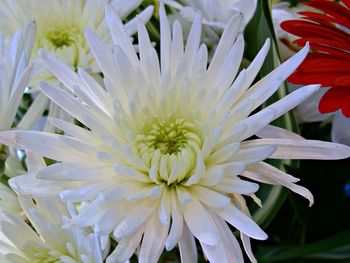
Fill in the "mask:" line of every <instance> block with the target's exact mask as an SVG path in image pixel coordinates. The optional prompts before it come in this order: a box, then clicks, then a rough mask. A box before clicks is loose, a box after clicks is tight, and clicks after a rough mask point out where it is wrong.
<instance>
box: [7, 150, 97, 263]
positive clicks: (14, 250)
mask: <svg viewBox="0 0 350 263" xmlns="http://www.w3.org/2000/svg"><path fill="white" fill-rule="evenodd" d="M27 164H28V174H27V175H25V177H32V176H33V174H35V173H36V172H37V171H38V170H39V169H42V168H44V167H46V165H45V162H44V160H43V159H42V158H40V157H38V156H36V155H34V154H32V153H28V156H27ZM19 201H20V204H21V206H22V208H23V211H24V214H25V217H26V218H27V220H28V222H29V224H28V223H27V222H26V221H24V220H23V219H22V218H21V217H20V216H19V215H15V214H13V213H12V212H11V211H8V210H6V211H2V212H0V261H1V262H3V263H19V262H20V263H44V262H45V263H46V262H47V263H56V262H57V263H59V262H60V263H102V262H103V253H102V250H101V237H100V236H99V235H97V234H96V233H93V232H92V231H91V228H89V229H83V228H79V227H78V226H69V227H66V225H67V224H68V222H69V221H70V217H71V216H72V215H75V214H76V213H77V212H76V209H75V208H74V206H72V205H69V206H67V205H66V204H64V203H63V202H62V201H60V200H59V199H58V198H57V197H50V198H35V199H34V200H32V199H31V198H29V197H27V196H19ZM64 226H65V227H64Z"/></svg>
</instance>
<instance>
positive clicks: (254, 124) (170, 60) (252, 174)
mask: <svg viewBox="0 0 350 263" xmlns="http://www.w3.org/2000/svg"><path fill="white" fill-rule="evenodd" d="M106 19H107V22H108V25H109V29H110V31H111V34H112V37H113V44H114V50H113V53H112V52H111V51H110V49H108V48H107V47H106V46H105V45H104V44H103V42H102V41H101V40H100V39H99V38H98V37H97V36H96V34H94V33H93V32H92V31H90V30H88V31H86V37H87V41H88V43H89V45H90V48H91V50H92V52H93V54H94V55H95V57H96V61H97V63H98V65H99V66H100V68H101V71H102V72H103V74H104V76H105V78H104V84H105V88H103V87H101V86H100V85H99V84H98V83H97V82H96V81H95V80H94V79H93V78H92V77H91V76H89V75H88V74H87V73H86V72H85V71H84V70H82V69H79V70H78V73H75V72H74V71H72V70H71V69H70V68H69V67H67V66H66V65H64V64H63V63H62V62H60V61H57V60H55V59H53V58H50V57H47V56H46V55H45V54H43V60H44V62H45V64H46V66H47V67H48V68H49V69H50V71H52V73H53V74H55V76H56V77H57V78H58V79H59V80H60V81H62V83H64V84H65V85H66V87H67V88H68V89H69V90H70V91H69V92H66V91H64V90H62V89H60V88H57V87H54V86H52V85H51V84H48V83H43V84H42V87H41V88H42V91H43V92H44V93H45V94H46V95H47V96H48V97H49V98H50V99H51V100H53V101H54V102H55V103H57V104H58V105H59V106H60V107H62V108H63V109H64V110H65V111H67V112H68V113H69V114H71V115H72V116H73V117H74V118H76V119H77V120H79V121H80V122H81V123H82V124H84V125H85V126H86V127H88V129H84V128H82V127H79V126H77V125H74V124H71V123H68V122H65V121H62V120H58V119H51V122H52V123H53V124H54V125H55V126H57V127H58V128H60V129H61V130H63V131H64V135H58V134H49V133H44V132H33V131H7V132H2V133H0V142H2V143H6V144H8V145H11V146H16V147H19V148H23V149H27V150H30V151H34V152H37V153H39V154H40V155H43V156H46V157H48V158H51V159H54V160H56V161H58V162H57V163H55V164H52V165H50V166H48V167H46V168H44V169H41V170H40V171H38V173H37V175H36V178H35V177H28V176H21V177H16V178H14V179H12V180H11V183H10V184H11V186H12V187H13V188H14V189H15V190H16V191H17V192H22V193H24V192H25V193H31V194H33V195H34V196H47V195H52V194H55V193H59V194H60V196H61V198H62V199H63V200H65V201H71V202H86V206H85V208H84V209H83V210H82V211H81V212H80V213H79V214H78V215H77V216H76V217H74V218H73V219H72V222H71V224H78V225H80V226H83V227H84V226H94V230H95V231H97V232H99V233H101V234H109V233H112V236H113V238H114V239H116V240H117V241H118V245H117V247H116V249H115V250H114V252H113V253H112V254H111V255H110V256H109V258H108V259H107V262H124V261H125V260H127V259H128V258H129V257H130V256H131V255H132V254H133V253H134V251H135V249H136V248H137V247H138V246H139V245H140V244H141V248H140V253H139V262H147V263H151V262H157V260H158V258H159V256H160V254H161V253H162V251H163V249H164V246H165V248H166V249H167V250H170V249H172V248H174V247H175V246H176V245H177V244H179V247H180V253H181V257H182V261H183V262H196V260H197V250H196V247H195V238H197V239H198V240H199V242H200V244H201V246H202V248H203V251H204V253H205V255H206V257H207V258H208V259H209V260H210V261H211V262H236V261H237V262H242V261H243V256H242V253H241V251H240V248H239V245H238V242H237V240H236V239H235V237H234V235H232V233H231V230H230V228H229V227H228V224H230V225H232V226H234V227H235V228H237V229H238V230H239V231H240V232H241V233H242V235H241V237H242V240H243V244H244V247H245V249H246V251H247V253H248V255H249V257H250V258H251V259H252V260H253V261H254V256H253V255H252V253H251V249H250V243H249V237H252V238H255V239H265V238H266V237H267V236H266V234H265V233H264V232H263V231H262V230H261V229H260V228H259V227H258V226H257V224H256V223H255V222H254V221H253V220H252V219H251V218H250V216H249V211H248V208H247V207H246V205H245V201H244V198H243V196H250V195H252V194H254V193H255V192H256V191H257V190H258V184H256V183H252V182H250V181H247V180H244V179H243V178H244V177H247V178H250V179H253V180H255V181H258V182H263V183H268V184H277V185H284V186H286V187H288V188H289V189H291V190H292V191H294V192H296V193H299V194H301V195H303V196H305V197H307V198H308V199H309V200H310V204H312V202H313V198H312V195H311V193H310V192H309V191H308V190H307V189H305V188H304V187H301V186H299V185H297V184H296V182H297V181H298V179H297V178H295V177H293V176H291V175H288V174H285V173H284V172H282V171H280V170H278V169H277V168H274V167H273V166H271V165H269V164H267V163H265V162H263V161H264V160H265V159H266V158H276V159H296V158H298V159H303V158H310V159H322V158H325V159H338V158H345V157H348V156H350V150H349V148H348V147H346V146H343V145H337V144H332V143H327V142H319V141H309V140H304V139H303V138H301V137H300V136H298V135H296V134H293V133H290V132H287V131H285V130H283V129H279V128H276V127H273V126H269V125H268V124H269V123H270V122H271V121H273V120H274V119H276V118H278V117H279V116H281V115H282V114H284V113H285V112H287V111H288V110H290V109H291V108H293V107H295V106H296V105H297V104H298V103H300V102H301V101H303V100H304V99H305V98H307V97H308V96H309V95H311V94H312V93H314V92H315V91H316V90H317V89H318V86H317V85H311V86H307V87H305V88H302V89H299V90H298V91H296V92H293V93H292V94H290V95H288V96H286V97H285V98H283V99H281V100H280V101H278V102H276V103H274V104H272V105H270V106H269V107H266V108H264V109H262V110H260V111H257V112H256V113H253V114H251V113H252V112H253V111H254V110H256V109H257V108H258V107H259V106H260V105H261V104H262V103H264V102H265V101H266V100H267V99H268V98H269V97H270V96H271V95H272V94H273V93H274V92H275V91H276V90H277V89H278V87H279V86H280V84H281V82H282V81H284V80H285V79H286V78H287V77H288V76H289V75H290V74H291V73H292V72H293V71H294V70H295V69H296V68H297V67H298V65H299V64H300V63H301V62H302V60H303V59H304V58H305V56H306V55H307V52H308V47H307V46H306V47H305V48H304V49H303V50H301V51H300V52H299V53H298V54H296V55H295V56H293V57H292V58H291V59H289V60H288V61H286V62H285V63H284V64H282V65H281V66H280V67H279V68H277V69H276V70H274V71H272V72H271V73H270V74H268V75H267V76H266V77H265V78H264V79H262V80H260V81H258V82H257V83H255V84H253V85H252V83H253V81H254V79H255V77H256V75H257V73H258V71H259V69H260V67H261V65H262V64H263V62H264V58H265V56H266V55H267V52H268V50H269V41H267V42H266V43H265V45H264V46H263V48H262V49H261V51H260V52H259V54H258V55H257V57H256V58H255V60H254V61H253V62H252V63H251V65H250V66H249V67H248V68H247V69H244V70H242V71H241V72H240V73H239V74H238V76H236V75H237V72H238V70H239V66H240V62H241V59H242V56H243V50H244V41H243V37H242V34H240V33H239V31H240V20H241V16H234V17H233V18H231V20H230V21H229V23H228V24H227V26H226V28H225V30H224V32H223V34H222V38H221V40H220V42H219V44H218V47H217V49H216V51H215V54H214V56H213V58H212V60H211V63H210V65H209V66H208V52H207V47H206V46H205V45H204V44H200V32H201V25H202V23H201V17H200V15H199V14H197V15H196V17H195V19H194V22H193V26H192V28H191V31H190V33H189V36H188V40H187V43H186V45H184V42H183V35H182V29H181V25H180V23H179V22H177V21H175V22H174V25H173V29H172V30H171V29H170V26H169V22H168V19H167V16H166V14H165V10H164V7H163V6H162V5H161V8H160V27H161V46H160V52H161V55H160V59H159V60H160V62H159V60H158V56H157V52H156V50H155V49H154V48H153V47H152V44H151V41H150V39H149V36H148V34H147V31H146V28H145V27H144V25H143V24H141V23H139V26H138V47H139V54H137V53H136V51H135V49H134V46H133V44H132V42H131V40H130V38H129V36H128V34H127V32H126V30H125V28H124V27H123V25H122V23H121V21H120V19H119V17H117V16H116V15H115V14H114V13H113V12H111V10H107V13H106ZM72 93H74V95H72ZM255 134H256V135H258V136H260V137H262V139H249V138H250V137H251V136H252V135H255ZM227 223H228V224H227Z"/></svg>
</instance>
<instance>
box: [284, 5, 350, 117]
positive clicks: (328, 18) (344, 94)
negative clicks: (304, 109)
mask: <svg viewBox="0 0 350 263" xmlns="http://www.w3.org/2000/svg"><path fill="white" fill-rule="evenodd" d="M302 4H303V5H306V6H310V7H312V8H315V9H317V11H315V12H311V11H304V12H299V14H300V15H302V17H301V20H289V21H285V22H283V23H282V24H281V28H283V29H284V30H285V31H287V32H289V33H291V34H293V35H296V36H298V37H300V38H299V39H297V40H295V41H294V43H295V44H297V45H298V46H304V45H305V43H306V42H308V41H309V42H310V46H311V49H312V51H311V52H310V53H309V55H308V56H307V58H306V59H305V61H304V63H302V64H301V65H300V66H299V68H298V69H297V71H296V72H295V73H294V74H293V75H291V77H290V78H289V79H288V81H289V82H291V83H295V84H313V83H320V84H321V85H322V86H323V87H331V88H330V89H329V91H327V92H326V93H325V95H324V96H323V97H322V99H321V101H320V104H319V107H318V109H319V111H320V112H321V113H330V112H334V111H337V110H339V109H341V111H342V113H343V114H344V115H345V116H346V117H348V118H349V117H350V0H341V1H339V2H334V1H331V0H311V1H309V2H304V3H302Z"/></svg>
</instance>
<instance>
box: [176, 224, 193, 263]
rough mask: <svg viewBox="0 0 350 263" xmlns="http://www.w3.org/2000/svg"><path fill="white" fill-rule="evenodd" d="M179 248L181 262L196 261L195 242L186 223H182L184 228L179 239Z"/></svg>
mask: <svg viewBox="0 0 350 263" xmlns="http://www.w3.org/2000/svg"><path fill="white" fill-rule="evenodd" d="M179 249H180V256H181V262H183V263H187V262H197V261H198V254H197V246H196V242H195V240H194V237H193V235H192V234H191V231H190V230H189V229H188V227H187V225H186V224H185V225H184V230H183V232H182V235H181V238H180V241H179Z"/></svg>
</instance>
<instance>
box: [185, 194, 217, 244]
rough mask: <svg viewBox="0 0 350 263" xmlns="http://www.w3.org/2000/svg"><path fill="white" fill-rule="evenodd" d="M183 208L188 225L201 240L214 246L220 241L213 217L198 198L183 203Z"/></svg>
mask: <svg viewBox="0 0 350 263" xmlns="http://www.w3.org/2000/svg"><path fill="white" fill-rule="evenodd" d="M182 210H183V214H184V217H185V221H186V224H187V226H188V227H189V229H190V230H191V232H192V234H193V235H194V236H195V237H196V238H197V239H199V241H201V242H203V243H205V244H208V245H212V246H214V245H217V244H218V243H219V242H220V236H219V233H218V230H217V229H216V226H215V223H214V221H213V219H212V218H211V216H210V215H209V213H208V212H207V211H206V209H205V208H204V206H203V205H202V204H201V203H200V202H199V201H198V200H197V199H196V198H193V199H192V202H190V203H187V204H185V205H183V206H182Z"/></svg>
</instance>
